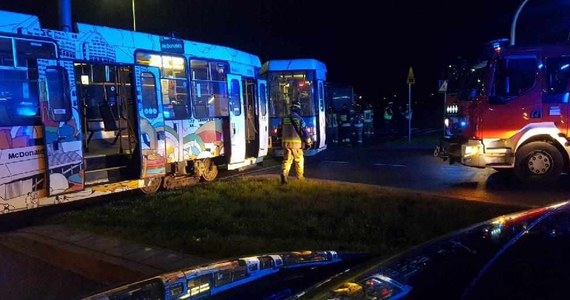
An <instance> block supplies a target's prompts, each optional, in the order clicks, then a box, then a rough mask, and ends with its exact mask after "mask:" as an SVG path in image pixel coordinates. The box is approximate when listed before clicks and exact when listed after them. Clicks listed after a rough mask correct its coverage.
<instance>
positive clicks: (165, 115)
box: [164, 110, 170, 118]
mask: <svg viewBox="0 0 570 300" xmlns="http://www.w3.org/2000/svg"><path fill="white" fill-rule="evenodd" d="M164 117H165V118H170V112H169V111H168V110H164Z"/></svg>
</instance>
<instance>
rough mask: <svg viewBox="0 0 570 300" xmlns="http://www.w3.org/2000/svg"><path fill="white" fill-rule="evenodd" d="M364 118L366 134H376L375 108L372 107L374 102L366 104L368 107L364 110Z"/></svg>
mask: <svg viewBox="0 0 570 300" xmlns="http://www.w3.org/2000/svg"><path fill="white" fill-rule="evenodd" d="M362 118H363V122H364V135H367V136H371V135H374V110H373V109H372V104H368V105H367V106H366V109H364V111H363V112H362Z"/></svg>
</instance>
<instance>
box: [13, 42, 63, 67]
mask: <svg viewBox="0 0 570 300" xmlns="http://www.w3.org/2000/svg"><path fill="white" fill-rule="evenodd" d="M16 57H17V66H18V67H26V66H27V60H28V59H29V58H55V57H56V55H55V45H54V44H52V43H46V42H41V41H30V40H16Z"/></svg>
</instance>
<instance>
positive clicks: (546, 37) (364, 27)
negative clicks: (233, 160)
mask: <svg viewBox="0 0 570 300" xmlns="http://www.w3.org/2000/svg"><path fill="white" fill-rule="evenodd" d="M341 2H344V3H345V4H343V5H336V4H333V2H332V1H330V0H327V1H321V0H314V1H311V0H278V1H272V0H240V1H238V0H136V16H137V31H143V32H149V33H155V34H163V35H171V34H175V35H176V36H177V37H179V38H184V39H188V40H194V41H199V42H206V43H214V44H220V45H224V46H229V47H233V48H236V49H240V50H243V51H247V52H251V53H253V54H256V55H258V56H259V57H260V59H261V61H262V62H264V61H266V60H269V59H286V58H316V59H319V60H321V61H323V62H324V63H325V64H326V65H327V68H328V80H329V81H331V82H333V83H338V84H349V85H352V86H354V88H355V92H356V93H358V94H361V95H362V96H363V98H364V99H365V101H367V102H368V101H370V102H376V101H380V99H382V97H384V96H389V95H393V94H394V93H396V94H397V95H398V97H400V98H406V99H407V90H408V89H407V84H406V78H407V73H408V68H409V66H413V68H414V73H415V77H416V83H417V84H416V85H414V87H413V95H414V98H415V99H417V98H422V99H423V98H428V97H429V96H428V95H430V94H431V93H436V95H435V97H438V96H437V81H438V79H440V77H441V74H442V71H443V70H445V67H446V66H447V65H448V64H450V63H452V62H453V61H454V60H455V58H456V57H457V56H467V57H468V56H471V55H473V54H475V53H477V50H478V47H479V46H481V45H482V44H483V43H485V42H487V41H490V40H492V39H497V38H508V37H509V35H510V26H511V22H512V19H513V16H514V14H515V11H516V9H517V8H518V7H519V5H520V4H521V3H522V0H499V1H497V0H477V1H458V0H439V1H438V0H435V1H426V0H421V1H420V0H408V1H406V0H400V1H369V0H366V1H362V0H353V1H341ZM0 9H3V10H11V11H16V12H21V13H29V14H35V15H39V17H40V21H41V23H42V26H44V27H47V28H58V27H59V26H58V17H57V14H58V11H57V0H40V1H38V0H35V1H34V0H2V1H1V2H0ZM72 10H73V21H74V22H76V21H77V22H83V23H91V24H97V25H104V26H110V27H117V28H123V29H132V14H131V1H130V0H72ZM568 16H570V1H568V0H540V1H539V0H530V1H529V2H528V4H527V5H526V7H525V8H524V10H523V11H522V14H521V16H520V19H519V27H518V31H517V32H518V33H519V34H518V35H517V43H518V44H521V43H523V44H524V43H532V42H536V41H540V42H564V41H566V40H567V39H568V33H569V31H570V17H568Z"/></svg>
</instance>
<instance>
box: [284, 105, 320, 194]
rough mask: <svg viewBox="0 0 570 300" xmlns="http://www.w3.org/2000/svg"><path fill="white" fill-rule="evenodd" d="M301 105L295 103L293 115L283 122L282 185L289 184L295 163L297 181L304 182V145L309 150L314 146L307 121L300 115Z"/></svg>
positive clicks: (286, 117) (292, 106) (292, 109)
mask: <svg viewBox="0 0 570 300" xmlns="http://www.w3.org/2000/svg"><path fill="white" fill-rule="evenodd" d="M300 113H301V103H299V102H294V103H293V104H292V105H291V113H290V114H289V115H287V116H285V117H284V118H283V120H282V122H281V126H282V128H281V132H282V134H283V139H282V141H281V145H282V147H283V161H282V164H281V184H286V183H288V177H289V171H290V170H291V165H292V164H293V163H295V172H296V174H297V179H299V180H304V179H305V177H304V160H305V158H304V156H303V143H305V145H306V147H307V148H310V147H311V146H312V145H313V141H312V140H311V136H310V134H309V132H308V131H307V126H306V124H305V121H304V120H303V118H302V117H301V115H300Z"/></svg>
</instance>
